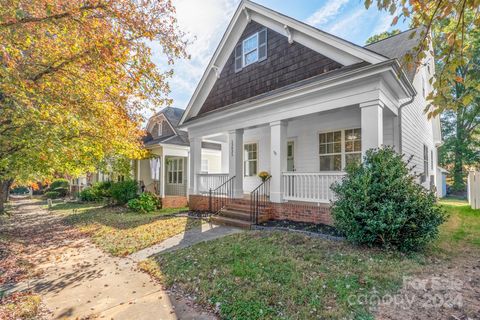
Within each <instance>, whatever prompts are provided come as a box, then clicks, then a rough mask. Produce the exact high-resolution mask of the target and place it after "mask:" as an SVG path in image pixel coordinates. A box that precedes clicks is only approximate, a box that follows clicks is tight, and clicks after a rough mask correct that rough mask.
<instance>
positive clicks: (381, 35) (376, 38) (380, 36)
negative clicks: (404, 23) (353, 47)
mask: <svg viewBox="0 0 480 320" xmlns="http://www.w3.org/2000/svg"><path fill="white" fill-rule="evenodd" d="M399 33H400V30H399V29H393V30H392V31H384V32H381V33H377V34H374V35H373V36H371V37H369V38H368V39H367V41H366V44H370V43H374V42H377V41H380V40H383V39H386V38H388V37H391V36H394V35H396V34H399Z"/></svg>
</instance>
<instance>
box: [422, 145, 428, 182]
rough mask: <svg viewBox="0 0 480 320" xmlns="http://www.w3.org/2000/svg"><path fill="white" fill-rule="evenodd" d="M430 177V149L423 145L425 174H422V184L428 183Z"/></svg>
mask: <svg viewBox="0 0 480 320" xmlns="http://www.w3.org/2000/svg"><path fill="white" fill-rule="evenodd" d="M427 176H428V147H427V146H426V145H423V174H422V178H421V180H422V182H425V181H427Z"/></svg>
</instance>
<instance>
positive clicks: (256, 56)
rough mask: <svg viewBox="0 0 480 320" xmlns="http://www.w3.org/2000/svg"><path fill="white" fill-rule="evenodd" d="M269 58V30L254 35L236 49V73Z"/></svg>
mask: <svg viewBox="0 0 480 320" xmlns="http://www.w3.org/2000/svg"><path fill="white" fill-rule="evenodd" d="M266 58H267V29H262V30H260V31H259V32H257V33H254V34H252V35H251V36H249V37H248V38H246V39H245V40H243V41H242V42H240V43H239V44H238V45H237V46H236V47H235V72H238V71H240V70H242V68H244V67H246V66H248V65H251V64H252V63H255V62H259V61H263V60H265V59H266Z"/></svg>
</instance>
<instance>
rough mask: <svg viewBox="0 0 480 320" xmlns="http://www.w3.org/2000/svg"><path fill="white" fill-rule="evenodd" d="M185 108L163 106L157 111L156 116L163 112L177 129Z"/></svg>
mask: <svg viewBox="0 0 480 320" xmlns="http://www.w3.org/2000/svg"><path fill="white" fill-rule="evenodd" d="M184 111H185V110H183V109H180V108H175V107H166V108H163V109H162V110H161V111H160V112H158V113H156V114H155V116H157V115H159V114H163V115H164V116H165V118H167V120H168V121H169V122H170V124H171V125H172V126H173V127H174V129H176V127H177V125H178V123H179V122H180V119H181V118H182V115H183V112H184Z"/></svg>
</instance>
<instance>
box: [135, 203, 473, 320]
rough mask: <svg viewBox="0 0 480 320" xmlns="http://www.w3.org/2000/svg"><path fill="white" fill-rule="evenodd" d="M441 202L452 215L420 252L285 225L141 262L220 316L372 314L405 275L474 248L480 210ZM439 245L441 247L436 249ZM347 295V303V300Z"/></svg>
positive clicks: (427, 269) (345, 316)
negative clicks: (366, 245)
mask: <svg viewBox="0 0 480 320" xmlns="http://www.w3.org/2000/svg"><path fill="white" fill-rule="evenodd" d="M441 204H442V205H443V206H444V207H445V209H446V210H447V211H448V212H449V214H450V218H449V220H448V222H447V223H445V224H444V225H443V226H442V227H441V230H440V236H439V239H438V240H437V241H436V242H435V243H434V244H432V245H431V246H430V248H429V250H427V251H426V252H423V253H417V254H412V255H402V254H399V253H393V252H384V251H379V250H373V249H368V248H363V247H355V246H351V245H349V244H347V243H340V242H333V241H328V240H321V239H315V238H309V237H306V236H303V235H299V234H293V233H285V232H265V231H263V232H247V233H244V234H238V235H232V236H229V237H225V238H222V239H219V240H215V241H210V242H207V243H200V244H197V245H195V246H193V247H190V248H186V249H182V250H179V251H176V252H171V253H165V254H160V255H157V256H155V257H153V258H151V259H148V260H146V261H143V262H141V263H140V267H141V268H142V269H143V270H144V271H146V272H148V273H150V274H151V275H153V276H154V277H156V278H157V279H159V280H160V281H161V282H162V283H164V284H165V285H167V287H175V288H177V289H180V290H181V291H183V292H184V293H186V294H188V295H190V296H194V297H195V299H196V300H197V301H198V302H199V303H201V304H203V305H204V306H208V307H211V308H216V309H217V310H218V311H219V313H220V316H221V318H223V319H279V318H281V319H307V318H308V319H313V318H317V319H318V318H320V319H373V316H372V313H371V311H372V310H371V309H370V307H371V305H370V306H369V305H367V304H359V303H357V301H358V300H359V299H360V300H361V301H375V299H373V300H370V299H371V298H375V297H377V298H380V297H382V296H383V295H384V294H386V293H391V294H393V293H395V292H396V291H397V290H398V289H399V288H400V286H401V285H402V280H403V277H405V276H411V275H414V274H416V273H420V272H430V271H431V270H433V269H432V265H433V264H434V263H441V261H442V259H441V258H445V257H448V256H449V255H450V256H452V255H454V254H460V253H459V251H458V250H459V249H460V248H461V249H462V250H466V248H476V249H477V250H478V245H479V241H480V240H479V239H480V212H479V211H478V210H477V211H474V210H472V209H470V208H469V207H468V205H467V204H466V203H465V202H464V201H463V202H462V201H459V200H448V199H447V200H445V201H442V202H441ZM439 253H441V254H439ZM352 302H353V303H352Z"/></svg>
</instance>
